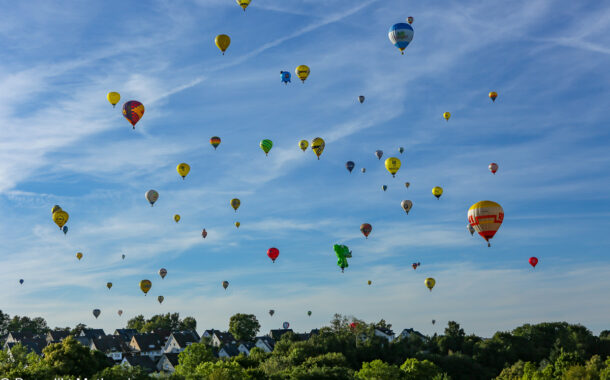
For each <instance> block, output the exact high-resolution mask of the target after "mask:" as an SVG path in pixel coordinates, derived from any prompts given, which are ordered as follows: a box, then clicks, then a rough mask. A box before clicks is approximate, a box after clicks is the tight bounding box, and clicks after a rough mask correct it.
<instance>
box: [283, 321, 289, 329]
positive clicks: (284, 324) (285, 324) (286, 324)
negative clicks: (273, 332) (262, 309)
mask: <svg viewBox="0 0 610 380" xmlns="http://www.w3.org/2000/svg"><path fill="white" fill-rule="evenodd" d="M282 327H283V328H284V330H286V329H288V327H290V323H288V322H284V323H282Z"/></svg>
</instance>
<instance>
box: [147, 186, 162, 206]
mask: <svg viewBox="0 0 610 380" xmlns="http://www.w3.org/2000/svg"><path fill="white" fill-rule="evenodd" d="M145 196H146V200H147V201H148V202H149V203H150V207H152V206H154V205H155V202H156V201H157V199H159V193H157V191H156V190H148V191H147V192H146V194H145Z"/></svg>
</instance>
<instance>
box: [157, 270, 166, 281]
mask: <svg viewBox="0 0 610 380" xmlns="http://www.w3.org/2000/svg"><path fill="white" fill-rule="evenodd" d="M159 276H161V279H164V278H165V276H167V269H165V268H161V269H159Z"/></svg>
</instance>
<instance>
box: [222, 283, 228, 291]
mask: <svg viewBox="0 0 610 380" xmlns="http://www.w3.org/2000/svg"><path fill="white" fill-rule="evenodd" d="M222 287H223V288H225V290H227V288H228V287H229V281H223V282H222Z"/></svg>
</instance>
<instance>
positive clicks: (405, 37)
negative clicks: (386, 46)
mask: <svg viewBox="0 0 610 380" xmlns="http://www.w3.org/2000/svg"><path fill="white" fill-rule="evenodd" d="M413 33H414V31H413V28H412V27H411V25H409V24H405V23H404V22H400V23H398V24H394V25H392V27H391V28H390V31H389V32H388V38H389V39H390V42H392V43H393V44H394V46H396V47H397V48H398V49H400V52H401V53H402V54H404V51H403V50H405V48H406V47H407V46H409V43H410V42H411V41H412V40H413Z"/></svg>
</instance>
